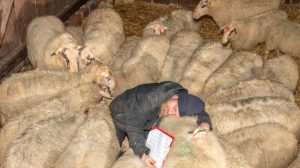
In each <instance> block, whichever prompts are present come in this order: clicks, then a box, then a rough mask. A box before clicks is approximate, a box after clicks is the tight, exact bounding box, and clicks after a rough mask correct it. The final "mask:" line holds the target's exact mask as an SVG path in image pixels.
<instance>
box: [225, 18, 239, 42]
mask: <svg viewBox="0 0 300 168" xmlns="http://www.w3.org/2000/svg"><path fill="white" fill-rule="evenodd" d="M221 29H223V30H224V34H223V38H222V43H223V44H226V43H228V41H229V38H230V36H233V35H234V34H235V33H237V32H236V26H235V24H234V23H233V22H230V23H228V24H226V25H225V26H224V27H222V28H221Z"/></svg>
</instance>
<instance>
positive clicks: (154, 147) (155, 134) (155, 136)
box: [146, 128, 173, 168]
mask: <svg viewBox="0 0 300 168" xmlns="http://www.w3.org/2000/svg"><path fill="white" fill-rule="evenodd" d="M172 141H173V137H171V136H169V135H167V134H165V133H164V132H162V131H161V130H159V129H157V128H155V129H153V130H151V131H150V132H149V134H148V138H147V141H146V146H147V147H148V148H149V149H150V153H149V156H150V157H152V158H153V159H154V160H155V161H156V164H155V166H156V168H161V167H162V165H163V162H164V160H165V159H166V157H167V154H168V152H169V150H170V145H171V143H172Z"/></svg>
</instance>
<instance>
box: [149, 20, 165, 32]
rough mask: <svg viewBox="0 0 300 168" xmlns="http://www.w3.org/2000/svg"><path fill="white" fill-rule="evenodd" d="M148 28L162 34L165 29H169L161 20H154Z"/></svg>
mask: <svg viewBox="0 0 300 168" xmlns="http://www.w3.org/2000/svg"><path fill="white" fill-rule="evenodd" d="M145 29H146V30H150V31H152V32H153V34H154V35H162V34H163V33H164V32H165V30H167V29H168V27H166V26H165V25H164V24H163V23H162V22H161V21H154V22H153V23H152V24H151V25H148V26H147V27H146V28H145Z"/></svg>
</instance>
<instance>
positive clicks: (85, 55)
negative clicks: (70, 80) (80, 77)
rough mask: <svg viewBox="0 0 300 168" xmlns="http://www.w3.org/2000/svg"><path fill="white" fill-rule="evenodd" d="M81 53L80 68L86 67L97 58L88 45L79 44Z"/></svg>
mask: <svg viewBox="0 0 300 168" xmlns="http://www.w3.org/2000/svg"><path fill="white" fill-rule="evenodd" d="M78 49H79V55H78V67H79V69H84V68H85V67H87V66H88V65H89V64H91V62H92V61H94V60H95V58H94V55H93V53H92V52H91V50H90V49H89V48H87V47H84V46H83V47H82V46H79V47H78Z"/></svg>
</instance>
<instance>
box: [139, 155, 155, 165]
mask: <svg viewBox="0 0 300 168" xmlns="http://www.w3.org/2000/svg"><path fill="white" fill-rule="evenodd" d="M142 161H143V162H144V163H145V164H146V165H147V166H148V167H150V168H155V160H154V159H152V158H151V157H150V156H148V155H146V154H144V155H143V157H142Z"/></svg>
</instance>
